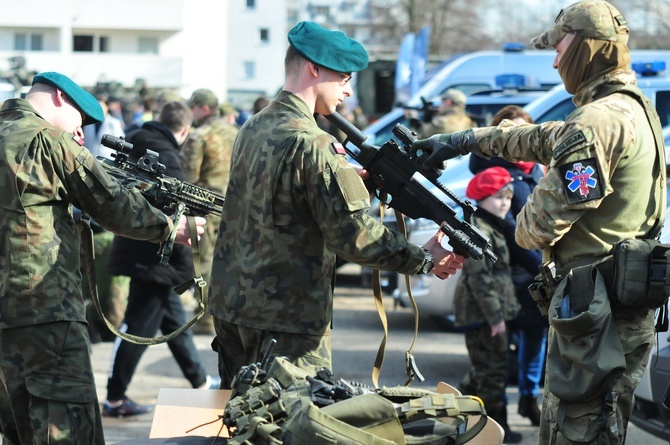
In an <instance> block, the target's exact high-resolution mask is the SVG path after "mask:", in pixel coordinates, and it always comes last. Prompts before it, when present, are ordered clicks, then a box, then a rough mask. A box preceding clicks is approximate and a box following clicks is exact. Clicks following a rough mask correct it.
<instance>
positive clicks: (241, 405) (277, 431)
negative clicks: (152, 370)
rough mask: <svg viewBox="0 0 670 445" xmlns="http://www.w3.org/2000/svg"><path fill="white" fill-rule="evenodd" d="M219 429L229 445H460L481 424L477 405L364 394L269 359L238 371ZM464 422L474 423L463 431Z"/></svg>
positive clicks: (396, 393)
mask: <svg viewBox="0 0 670 445" xmlns="http://www.w3.org/2000/svg"><path fill="white" fill-rule="evenodd" d="M233 390H234V392H233V397H232V398H231V399H230V401H229V402H228V404H227V405H226V408H225V411H224V422H225V424H226V426H227V427H228V429H229V431H230V434H231V439H229V440H228V444H229V445H251V444H254V445H270V444H272V445H279V444H285V445H296V444H368V445H387V444H388V445H392V444H400V445H405V444H409V445H413V444H417V445H419V444H433V445H442V444H444V445H447V444H462V443H465V442H467V441H469V440H470V439H472V438H473V437H474V436H476V435H477V434H478V433H479V432H480V431H481V430H482V428H483V427H484V425H485V424H486V421H487V417H486V411H485V409H484V405H483V403H482V401H481V400H480V399H478V398H477V397H472V396H455V395H453V394H439V393H437V392H433V391H428V390H422V389H413V388H408V387H404V386H399V387H390V388H371V387H367V386H365V385H361V384H357V383H352V382H347V381H345V380H336V379H335V378H333V376H332V374H330V371H328V370H325V369H324V370H322V371H320V372H319V373H317V375H316V376H310V375H308V374H307V373H305V371H303V370H302V369H300V368H297V367H296V366H294V365H292V364H291V363H289V362H288V360H286V359H284V358H280V357H277V358H275V359H274V361H273V363H272V365H271V366H270V369H269V370H268V372H267V373H266V372H265V371H263V370H262V369H260V367H259V366H255V365H250V366H246V367H244V368H242V370H241V371H240V373H239V374H238V376H237V377H236V378H235V380H234V381H233ZM469 415H476V416H480V418H479V421H478V422H477V423H476V424H475V425H473V426H472V427H470V428H469V429H467V430H466V426H467V425H466V423H467V420H468V416H469Z"/></svg>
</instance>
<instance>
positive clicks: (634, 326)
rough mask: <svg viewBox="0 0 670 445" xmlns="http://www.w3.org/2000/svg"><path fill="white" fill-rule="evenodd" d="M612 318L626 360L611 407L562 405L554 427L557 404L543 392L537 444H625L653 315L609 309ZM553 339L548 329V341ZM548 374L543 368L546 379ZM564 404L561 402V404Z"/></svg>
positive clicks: (595, 403)
mask: <svg viewBox="0 0 670 445" xmlns="http://www.w3.org/2000/svg"><path fill="white" fill-rule="evenodd" d="M612 317H613V320H614V324H615V326H616V328H617V331H618V335H619V340H620V342H621V346H622V347H623V351H624V354H625V358H626V369H625V371H624V373H623V375H622V376H621V377H619V378H618V379H617V380H616V382H615V384H614V387H613V388H612V393H613V394H614V397H613V402H614V403H613V405H610V404H606V403H605V400H604V397H603V398H598V399H595V400H590V401H586V402H580V403H569V404H566V405H565V415H564V421H563V424H562V425H560V426H559V425H558V420H557V419H558V418H559V404H560V402H561V401H560V400H559V399H558V398H557V397H556V396H554V395H553V394H551V393H550V392H549V391H548V389H547V386H545V388H544V400H543V403H542V420H541V422H540V443H541V444H543V445H544V444H546V445H569V444H580V445H585V444H593V445H619V444H623V443H625V440H626V430H627V428H628V421H629V419H630V416H631V413H632V411H633V405H634V402H635V398H634V396H633V392H634V391H635V388H636V387H637V385H638V384H639V383H640V380H641V379H642V376H643V374H644V370H645V367H646V365H647V362H648V361H649V354H650V353H651V348H652V347H653V345H654V342H655V339H654V312H653V311H652V310H646V309H645V310H640V309H634V308H633V309H631V308H619V309H615V308H612ZM552 335H555V332H554V330H553V329H552V328H549V338H551V336H552ZM551 372H552V370H551V369H550V368H549V366H547V370H546V373H547V376H548V375H549V374H550V373H551ZM564 403H565V402H564Z"/></svg>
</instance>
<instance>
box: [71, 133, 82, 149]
mask: <svg viewBox="0 0 670 445" xmlns="http://www.w3.org/2000/svg"><path fill="white" fill-rule="evenodd" d="M72 140H73V141H75V142H76V143H77V144H79V146H80V147H83V146H84V140H83V139H82V138H80V137H79V136H77V135H76V134H75V135H73V136H72Z"/></svg>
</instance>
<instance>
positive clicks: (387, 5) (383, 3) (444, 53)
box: [372, 0, 491, 59]
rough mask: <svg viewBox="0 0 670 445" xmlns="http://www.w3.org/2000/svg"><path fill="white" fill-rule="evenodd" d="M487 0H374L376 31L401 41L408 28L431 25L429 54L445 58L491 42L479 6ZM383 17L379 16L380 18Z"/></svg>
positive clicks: (395, 40)
mask: <svg viewBox="0 0 670 445" xmlns="http://www.w3.org/2000/svg"><path fill="white" fill-rule="evenodd" d="M483 3H484V0H372V4H373V8H374V13H373V17H375V22H376V23H378V25H377V26H376V34H377V36H378V37H381V38H383V39H385V41H387V42H389V43H390V42H394V43H396V44H397V43H399V42H400V41H401V40H402V37H403V36H404V35H405V34H407V33H408V32H413V33H416V32H418V31H419V30H420V29H421V28H423V27H424V26H429V27H430V47H429V54H430V55H431V57H433V58H437V59H445V58H447V57H449V56H451V55H453V54H455V53H459V52H467V51H474V50H477V49H482V48H484V47H487V46H490V45H491V41H490V38H489V37H488V36H487V35H486V34H485V33H481V32H479V29H480V26H481V23H480V21H479V14H478V12H477V11H478V10H479V7H480V5H482V4H483ZM378 19H379V20H378Z"/></svg>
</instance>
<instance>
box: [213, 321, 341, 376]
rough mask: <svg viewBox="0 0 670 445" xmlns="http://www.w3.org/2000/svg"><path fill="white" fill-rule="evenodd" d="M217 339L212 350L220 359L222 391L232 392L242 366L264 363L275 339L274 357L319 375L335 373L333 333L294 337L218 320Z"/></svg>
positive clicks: (294, 335)
mask: <svg viewBox="0 0 670 445" xmlns="http://www.w3.org/2000/svg"><path fill="white" fill-rule="evenodd" d="M214 329H215V330H216V337H215V338H214V340H213V341H212V349H213V350H214V351H216V352H217V353H218V355H219V375H220V377H221V389H230V388H231V384H232V382H233V378H234V377H235V376H236V375H237V374H238V372H239V370H240V368H241V367H242V366H246V365H250V364H252V363H257V362H260V361H261V358H262V355H263V353H264V352H265V351H266V350H267V348H268V345H269V344H270V342H271V341H272V339H275V340H277V343H276V345H275V347H274V349H273V351H272V355H271V357H286V358H287V359H288V360H289V361H290V362H291V363H292V364H294V365H295V366H297V367H299V368H301V369H304V370H305V371H307V373H309V374H311V375H315V374H316V372H317V371H318V370H320V369H321V368H328V369H330V370H332V369H333V368H332V363H331V362H332V360H331V357H332V354H331V347H330V330H328V331H326V332H325V333H324V334H323V335H304V334H292V333H287V332H276V331H265V330H262V329H254V328H248V327H245V326H239V325H235V324H232V323H229V322H227V321H223V320H220V319H218V318H214Z"/></svg>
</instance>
